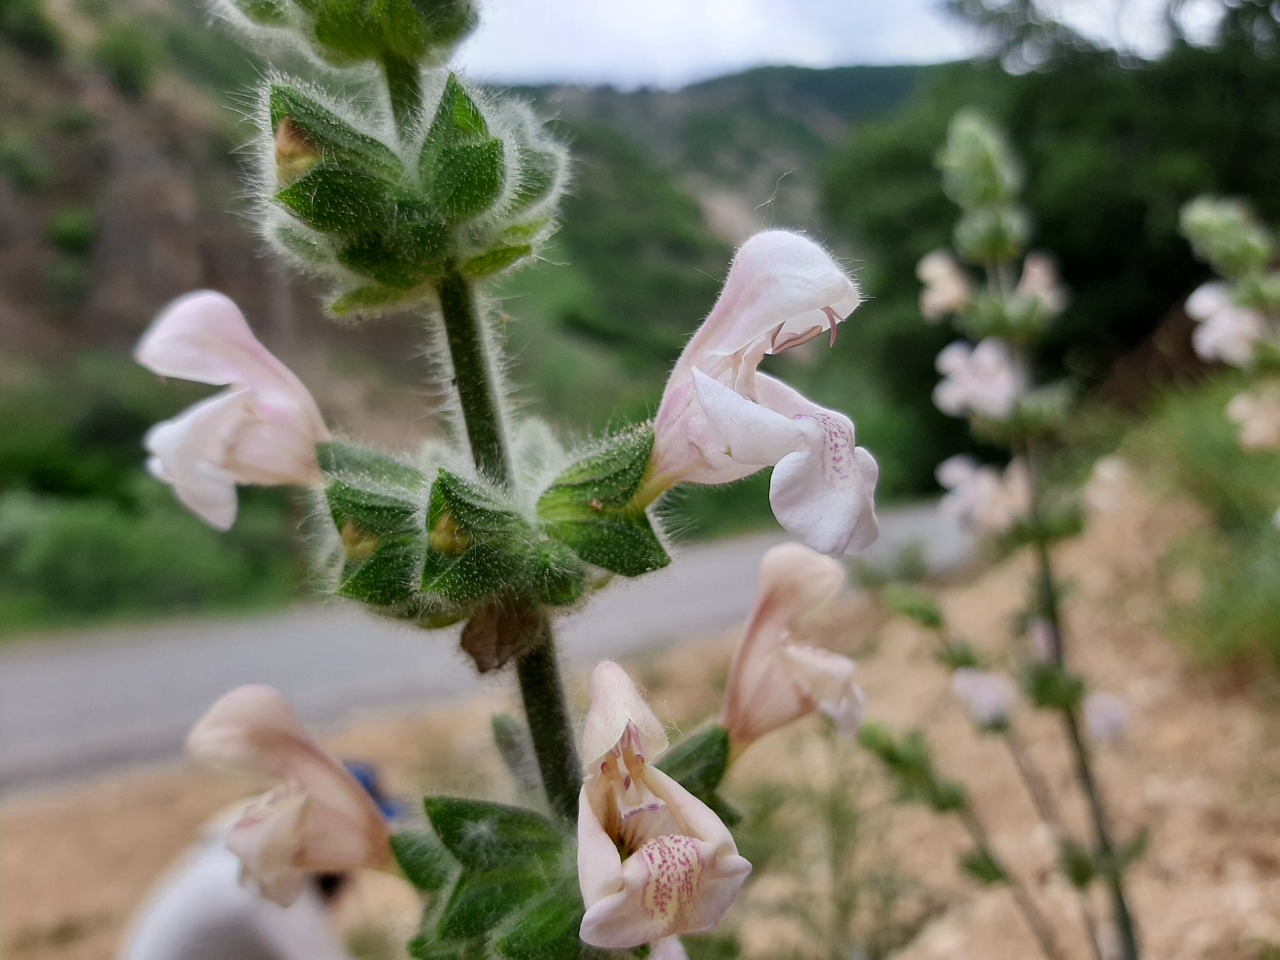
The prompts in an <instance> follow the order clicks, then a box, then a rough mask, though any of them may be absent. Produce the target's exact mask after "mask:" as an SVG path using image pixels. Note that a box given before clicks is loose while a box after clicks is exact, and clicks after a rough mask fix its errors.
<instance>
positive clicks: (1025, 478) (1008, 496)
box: [935, 454, 1031, 537]
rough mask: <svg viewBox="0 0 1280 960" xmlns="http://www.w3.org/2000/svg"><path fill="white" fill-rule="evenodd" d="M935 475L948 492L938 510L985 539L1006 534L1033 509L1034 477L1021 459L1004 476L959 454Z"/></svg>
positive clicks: (950, 459)
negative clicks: (1032, 481) (1032, 483)
mask: <svg viewBox="0 0 1280 960" xmlns="http://www.w3.org/2000/svg"><path fill="white" fill-rule="evenodd" d="M935 476H936V477H937V479H938V483H939V484H941V485H942V486H943V487H944V488H945V489H946V490H947V493H946V494H945V495H944V496H943V498H942V500H941V502H940V503H939V509H941V510H942V511H943V512H945V513H948V514H950V515H951V516H954V517H956V518H958V519H959V520H960V522H961V523H963V524H965V525H966V526H968V527H970V528H972V529H973V530H975V531H977V532H978V533H981V534H983V535H984V536H991V537H995V536H1000V535H1001V534H1003V533H1007V532H1008V531H1009V530H1010V528H1012V527H1013V526H1014V524H1016V523H1017V522H1018V521H1019V520H1021V519H1022V518H1023V517H1025V516H1026V515H1027V513H1028V512H1029V511H1030V509H1031V477H1030V474H1028V473H1027V467H1026V464H1025V463H1024V462H1023V461H1022V460H1013V461H1011V462H1010V463H1009V465H1008V466H1007V467H1005V469H1004V472H1003V473H1001V472H1000V471H998V470H996V469H995V467H991V466H986V465H982V466H980V465H979V464H978V462H977V461H976V460H974V459H973V458H972V457H969V456H966V455H964V454H960V455H958V456H954V457H950V458H948V459H946V460H944V461H943V462H942V463H940V464H939V465H938V469H937V471H936V473H935Z"/></svg>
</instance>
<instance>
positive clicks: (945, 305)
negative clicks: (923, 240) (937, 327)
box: [916, 250, 971, 323]
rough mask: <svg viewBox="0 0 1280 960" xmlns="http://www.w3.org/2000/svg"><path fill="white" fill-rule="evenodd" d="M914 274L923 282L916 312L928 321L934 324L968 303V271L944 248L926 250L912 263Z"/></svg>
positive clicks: (962, 308)
mask: <svg viewBox="0 0 1280 960" xmlns="http://www.w3.org/2000/svg"><path fill="white" fill-rule="evenodd" d="M916 277H917V278H918V279H919V281H920V282H921V283H922V284H924V289H923V290H921V291H920V313H921V315H922V316H923V317H924V318H925V320H927V321H928V322H930V323H936V322H937V321H938V320H941V319H942V318H943V317H945V316H949V315H950V314H953V313H960V312H961V311H962V310H964V308H965V307H967V306H968V305H969V297H970V296H971V291H970V286H971V284H970V283H969V277H968V274H966V273H965V272H964V269H963V268H962V267H961V266H960V264H958V263H956V258H955V257H953V256H951V254H949V253H947V251H945V250H933V251H930V252H929V253H926V254H925V255H924V257H923V258H922V259H921V260H920V262H919V263H918V264H916Z"/></svg>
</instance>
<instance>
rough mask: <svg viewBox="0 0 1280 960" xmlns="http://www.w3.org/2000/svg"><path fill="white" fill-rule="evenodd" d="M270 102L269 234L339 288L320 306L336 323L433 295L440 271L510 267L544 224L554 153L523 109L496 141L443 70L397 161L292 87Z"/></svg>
mask: <svg viewBox="0 0 1280 960" xmlns="http://www.w3.org/2000/svg"><path fill="white" fill-rule="evenodd" d="M267 106H268V110H267V114H268V116H267V119H268V122H269V124H270V128H271V134H272V143H273V144H274V154H273V158H274V159H273V163H272V164H271V165H270V170H269V173H270V175H271V178H272V180H273V182H274V186H273V187H272V191H273V192H272V201H273V203H274V204H275V205H276V206H278V207H279V208H281V209H282V210H284V211H285V212H287V213H288V215H289V216H290V218H291V221H292V222H291V223H290V224H288V225H275V226H274V227H272V228H271V229H270V230H269V234H268V235H269V237H270V238H271V239H273V240H275V241H276V242H278V243H279V245H280V246H281V247H283V248H284V250H285V251H287V252H288V253H289V254H290V255H292V256H293V257H294V258H295V259H296V260H298V261H299V262H300V263H301V265H303V266H304V267H306V268H308V269H312V270H318V271H320V272H322V273H325V274H327V275H329V276H330V277H334V278H336V279H338V280H339V281H340V282H341V289H340V290H339V291H338V294H337V296H335V297H334V299H333V300H332V301H331V302H330V304H329V310H330V312H331V313H332V314H334V315H335V316H337V317H351V316H358V315H361V314H374V313H381V312H386V311H388V310H392V309H395V308H397V307H402V306H406V305H410V304H413V303H416V302H419V301H422V300H427V299H431V298H433V297H434V296H435V291H436V287H437V285H438V284H439V283H440V281H441V280H442V278H443V277H444V276H445V275H446V273H448V272H449V271H451V270H454V271H457V272H458V273H460V274H461V275H462V276H464V277H466V278H468V279H479V278H484V277H490V276H493V275H495V274H497V273H500V272H502V271H504V270H507V269H510V268H511V267H513V266H515V265H517V264H518V263H520V262H521V261H524V260H527V259H528V258H530V257H532V256H533V255H534V254H535V252H536V247H537V243H538V241H539V240H540V239H541V238H542V237H543V236H544V235H545V234H547V233H548V232H549V231H550V229H551V228H552V227H553V226H554V221H553V217H552V213H551V205H552V203H553V202H554V200H555V198H556V196H557V194H558V192H559V189H560V186H561V181H562V180H563V166H564V161H563V157H562V155H561V153H560V152H559V150H558V149H556V148H555V147H554V146H552V145H551V144H550V142H549V141H546V140H545V138H543V137H542V135H541V133H540V130H539V128H538V125H537V124H536V122H535V121H534V120H533V119H532V117H531V116H530V115H529V112H528V110H527V109H526V108H522V107H510V108H507V109H506V113H505V114H503V115H502V118H503V123H504V125H505V126H504V132H503V133H502V134H497V133H494V132H493V131H492V129H491V124H490V121H489V120H488V119H486V116H485V114H484V112H483V111H482V110H481V108H480V106H479V105H478V104H477V102H476V100H475V99H474V98H473V97H472V96H471V94H469V93H468V92H467V90H466V89H465V88H464V87H463V85H462V84H461V82H460V81H459V80H458V79H457V77H455V76H454V75H452V74H449V75H448V77H447V78H446V80H445V82H444V84H443V87H442V89H441V93H440V98H439V100H438V102H437V103H436V104H435V106H434V112H433V113H432V115H431V122H430V123H429V124H428V125H427V128H426V131H425V134H422V135H421V136H422V141H421V144H420V145H418V146H416V147H415V148H414V153H412V154H411V155H410V157H409V162H408V163H406V162H405V160H404V159H402V156H403V155H402V153H401V150H402V149H403V148H402V146H401V145H400V144H399V143H395V144H394V145H392V144H391V143H388V142H384V140H383V139H381V138H382V137H385V136H386V134H378V135H375V134H373V133H371V132H369V131H367V130H361V129H358V128H357V127H355V126H354V125H352V124H351V123H349V122H347V121H346V120H345V119H343V118H342V117H341V116H340V115H339V112H338V111H337V110H336V109H335V108H334V107H333V106H330V105H327V104H325V103H323V102H321V101H320V99H318V98H317V97H316V96H314V95H312V94H310V93H308V92H306V91H305V90H303V89H300V88H298V87H297V86H295V85H293V84H292V83H291V82H289V81H286V80H284V79H276V80H275V81H273V82H272V83H271V84H270V85H269V87H268V91H267ZM352 112H355V111H354V110H353V111H352ZM403 136H404V131H401V137H403ZM397 139H399V138H397Z"/></svg>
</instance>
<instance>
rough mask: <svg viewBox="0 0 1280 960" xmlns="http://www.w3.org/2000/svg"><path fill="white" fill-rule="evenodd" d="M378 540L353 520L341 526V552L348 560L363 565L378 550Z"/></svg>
mask: <svg viewBox="0 0 1280 960" xmlns="http://www.w3.org/2000/svg"><path fill="white" fill-rule="evenodd" d="M378 544H379V540H378V538H377V537H375V536H374V535H373V534H371V533H370V532H369V531H368V530H366V529H364V528H363V527H361V526H360V525H359V524H358V523H356V522H355V521H354V520H348V521H347V522H346V523H344V524H343V525H342V552H343V553H344V554H346V557H347V559H348V560H350V561H353V562H355V563H363V562H364V561H366V560H368V559H369V558H370V557H372V556H373V555H374V554H375V553H376V552H377V550H378Z"/></svg>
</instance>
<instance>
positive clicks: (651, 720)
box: [582, 660, 669, 772]
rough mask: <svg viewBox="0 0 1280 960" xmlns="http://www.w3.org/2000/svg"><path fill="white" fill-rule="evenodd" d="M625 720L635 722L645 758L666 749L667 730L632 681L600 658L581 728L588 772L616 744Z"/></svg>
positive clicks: (584, 757) (650, 757) (607, 661)
mask: <svg viewBox="0 0 1280 960" xmlns="http://www.w3.org/2000/svg"><path fill="white" fill-rule="evenodd" d="M628 723H632V724H635V727H636V730H637V732H638V733H639V734H640V743H641V746H642V747H643V749H644V756H645V759H646V760H647V761H650V762H652V760H653V759H654V758H655V757H656V756H658V754H660V753H662V751H663V750H665V749H667V744H668V742H669V741H668V740H667V733H666V730H664V729H663V727H662V722H661V721H660V720H659V719H658V718H657V717H656V716H655V715H654V712H653V711H652V710H651V709H649V705H648V704H647V703H645V702H644V698H643V697H641V696H640V691H639V690H637V689H636V685H635V683H634V682H633V681H632V679H631V678H630V677H629V676H627V673H626V671H625V670H623V669H622V667H620V666H618V665H617V664H616V663H614V662H613V661H612V660H602V661H601V662H600V663H598V664H596V668H595V670H594V671H592V674H591V706H590V708H589V709H588V710H587V719H586V722H585V723H584V725H583V729H582V757H583V762H584V764H585V766H586V768H587V770H588V772H591V770H592V768H593V767H595V766H596V765H597V763H598V762H599V760H600V758H601V757H603V756H604V755H605V754H606V753H608V752H609V751H611V750H612V749H613V748H614V747H616V746H617V745H618V742H619V741H620V740H621V739H622V735H623V733H624V732H625V731H626V729H627V724H628Z"/></svg>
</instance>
